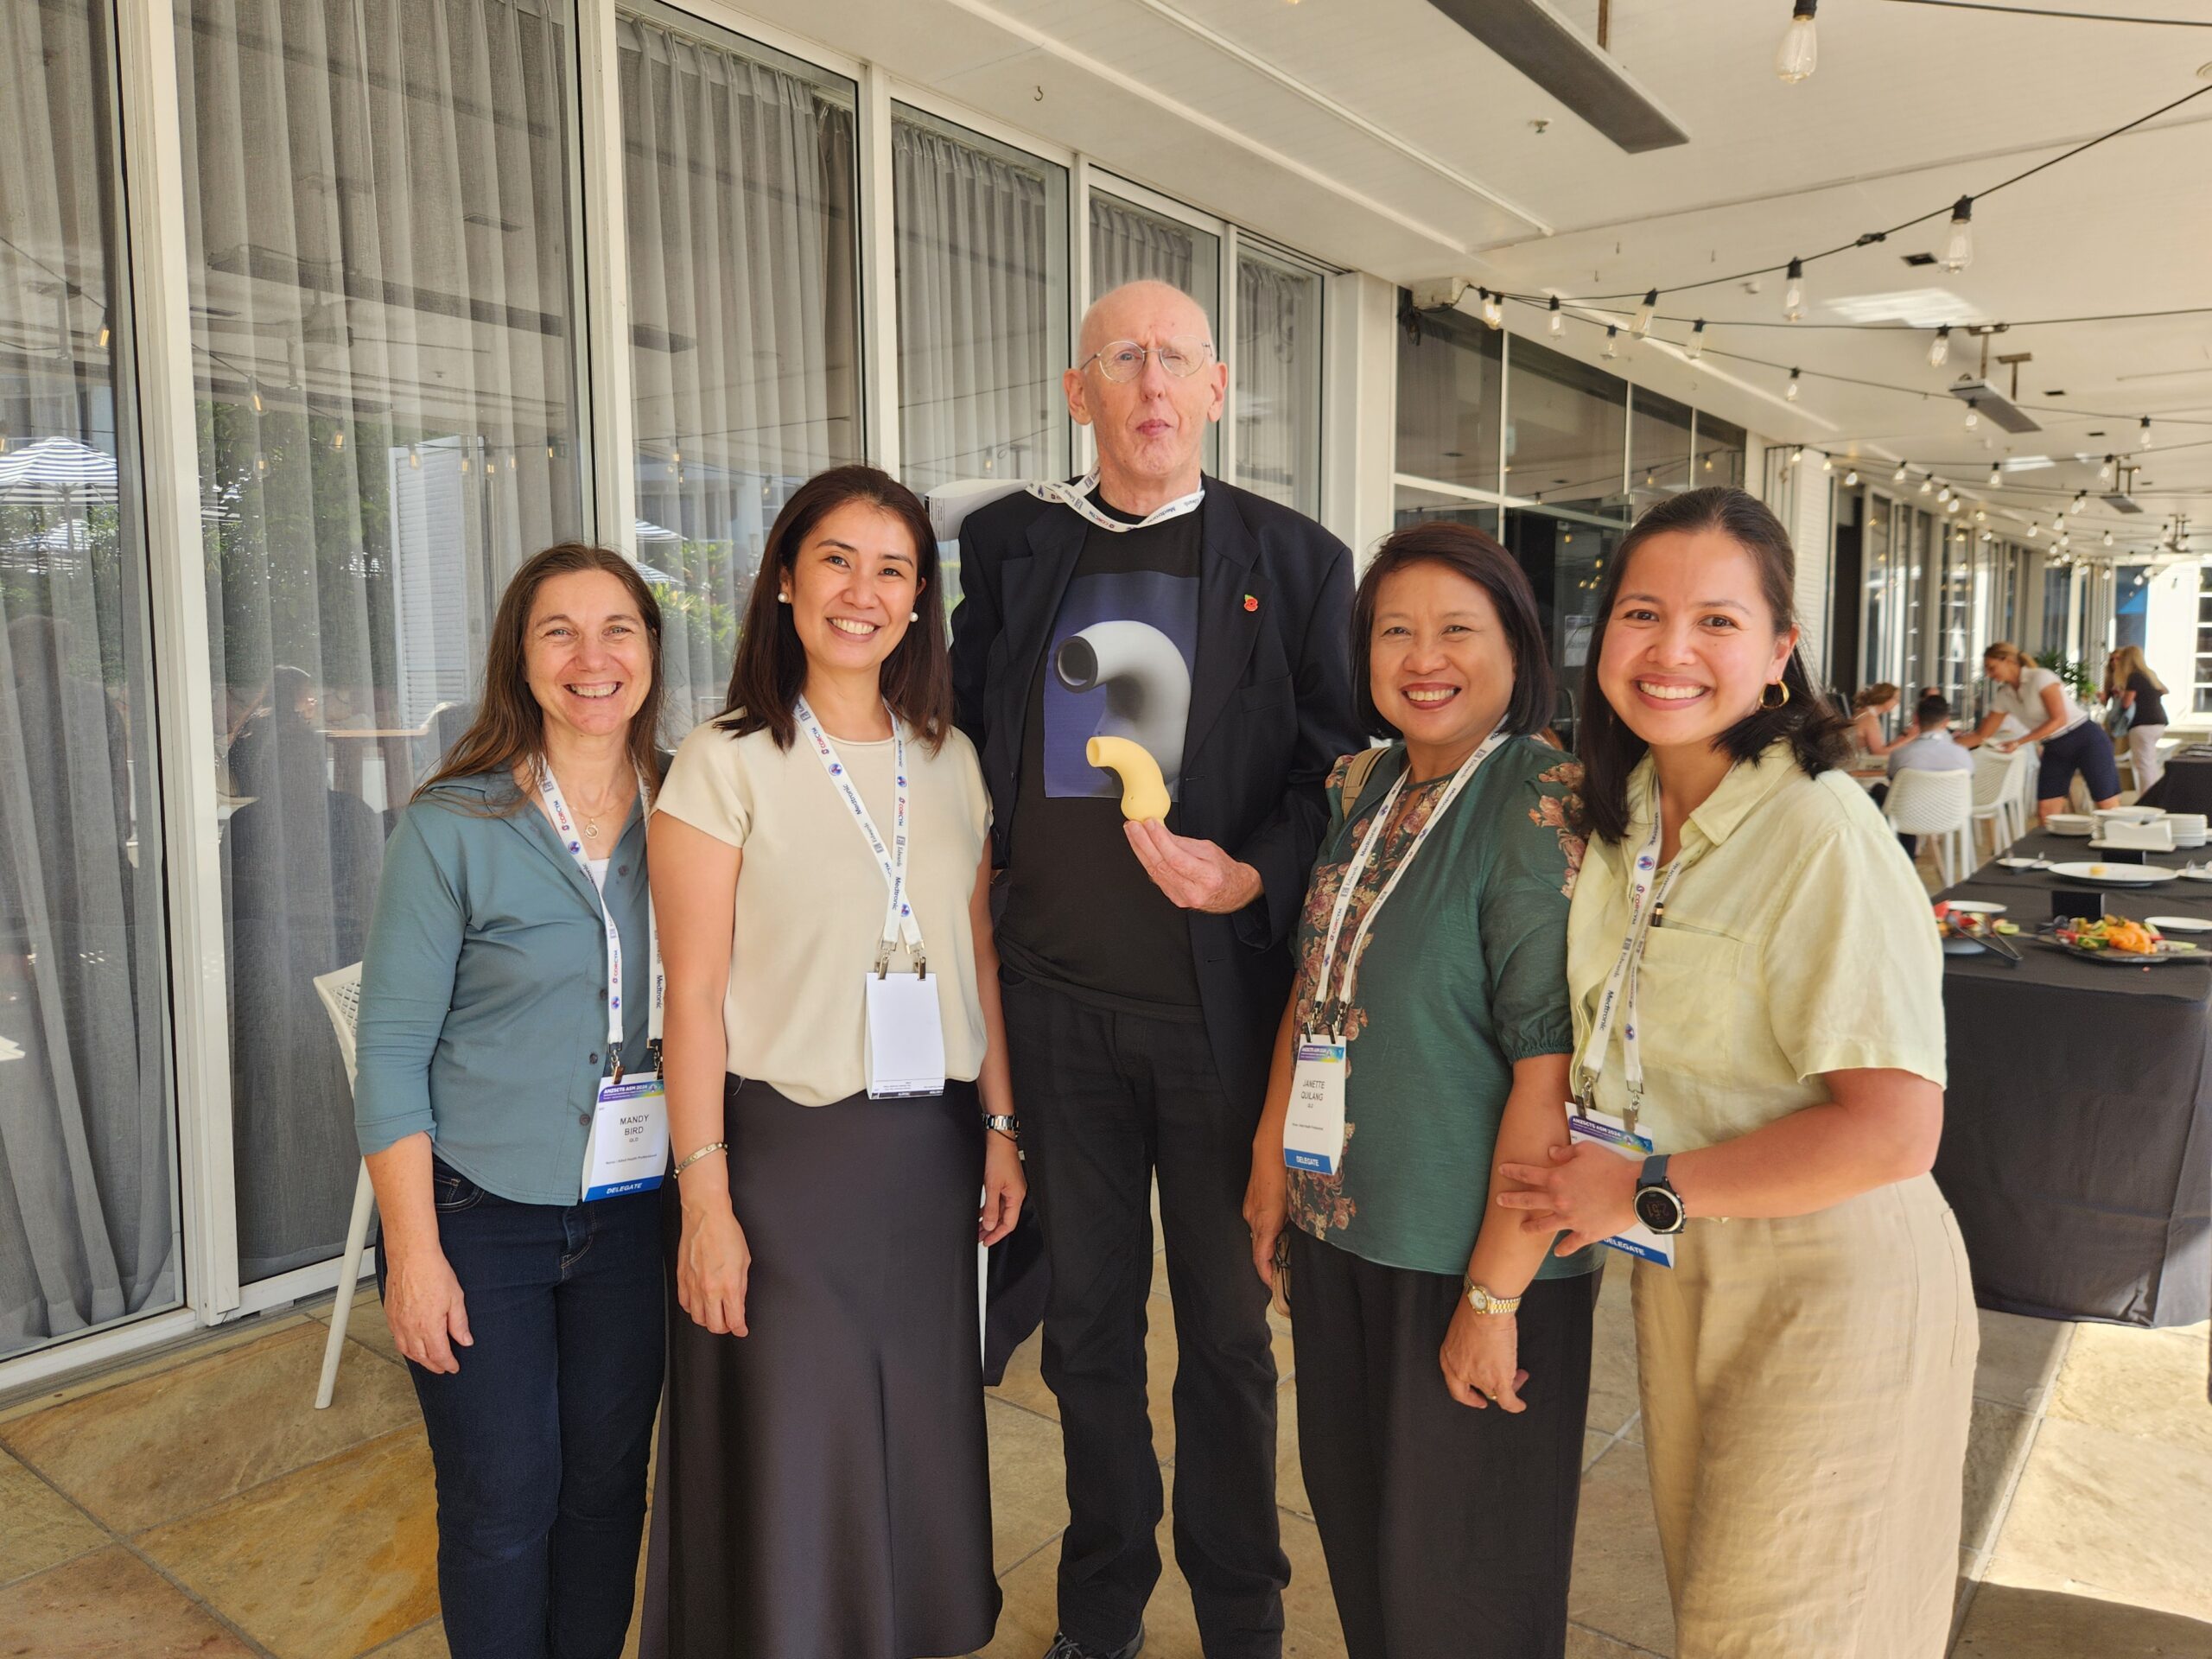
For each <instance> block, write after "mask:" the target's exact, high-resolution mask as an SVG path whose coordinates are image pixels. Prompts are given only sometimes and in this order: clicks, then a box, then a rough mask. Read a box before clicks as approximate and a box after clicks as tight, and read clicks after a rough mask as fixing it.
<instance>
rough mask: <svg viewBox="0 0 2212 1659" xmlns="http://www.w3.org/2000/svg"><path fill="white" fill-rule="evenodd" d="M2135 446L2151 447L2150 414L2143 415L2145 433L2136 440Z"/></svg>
mask: <svg viewBox="0 0 2212 1659" xmlns="http://www.w3.org/2000/svg"><path fill="white" fill-rule="evenodd" d="M2135 447H2136V448H2139V449H2148V448H2150V447H2151V417H2150V416H2148V415H2145V416H2144V417H2143V435H2142V436H2141V437H2140V438H2139V439H2138V440H2137V441H2136V445H2135Z"/></svg>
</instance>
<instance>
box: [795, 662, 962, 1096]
mask: <svg viewBox="0 0 2212 1659" xmlns="http://www.w3.org/2000/svg"><path fill="white" fill-rule="evenodd" d="M795 712H796V713H797V715H798V723H799V727H800V728H801V729H802V730H803V731H804V732H805V734H806V738H807V741H808V743H809V744H810V745H811V746H812V747H813V749H814V755H815V759H817V760H819V761H821V763H822V769H823V772H826V773H828V774H829V782H830V785H831V786H832V787H833V788H835V789H836V791H837V795H838V798H839V799H841V800H842V801H843V802H844V804H845V810H847V811H849V812H850V813H851V814H852V815H853V822H854V823H855V824H857V825H858V826H859V827H860V832H861V836H863V837H864V838H865V839H866V840H867V842H868V851H869V852H870V853H871V854H873V855H874V858H875V861H876V868H878V869H879V870H880V871H881V872H882V874H883V880H884V886H885V887H886V888H887V890H888V891H889V894H890V898H889V901H888V903H887V905H886V906H885V909H884V912H883V932H882V935H881V936H880V938H879V939H878V940H877V943H876V951H875V963H874V967H873V968H871V969H869V970H868V973H867V974H866V975H865V976H863V979H864V982H865V984H866V987H867V1007H868V1058H867V1065H868V1097H869V1098H870V1099H872V1100H897V1099H902V1098H906V1097H910V1096H918V1095H941V1094H943V1093H944V1020H943V1019H942V1017H941V1016H940V1015H939V1014H938V998H937V976H936V975H934V974H932V973H931V972H930V970H929V957H928V956H927V954H926V953H925V951H924V950H923V948H922V928H921V924H920V923H918V922H917V921H916V920H915V919H914V906H913V905H912V901H911V900H909V899H908V898H907V896H906V849H907V842H908V839H909V834H910V832H909V828H908V816H907V814H908V805H907V777H906V729H905V728H903V727H901V726H900V725H899V716H898V715H895V714H894V715H892V716H891V777H892V787H893V797H892V801H893V805H892V827H891V840H890V841H889V842H888V843H887V842H885V841H884V839H883V836H882V835H881V834H880V832H879V831H878V830H877V829H876V827H875V820H874V818H872V817H869V816H868V803H867V802H865V801H863V800H861V791H860V789H859V787H858V785H855V783H854V782H853V778H852V773H851V772H849V771H848V770H847V769H846V766H845V763H844V762H843V761H842V760H839V759H838V758H837V750H836V746H835V745H833V744H832V743H831V742H830V741H829V734H828V733H827V732H825V731H823V729H822V722H821V721H818V720H817V719H816V718H815V717H814V710H813V709H810V708H809V707H807V702H806V699H805V698H804V697H801V698H800V699H799V700H798V708H797V709H796V710H795ZM902 944H903V945H905V946H906V953H907V955H908V956H910V957H912V958H913V963H914V968H913V971H912V973H907V972H905V971H903V970H902V971H900V972H899V973H895V974H894V973H893V972H892V971H891V957H892V953H893V951H895V950H898V948H899V946H900V945H902Z"/></svg>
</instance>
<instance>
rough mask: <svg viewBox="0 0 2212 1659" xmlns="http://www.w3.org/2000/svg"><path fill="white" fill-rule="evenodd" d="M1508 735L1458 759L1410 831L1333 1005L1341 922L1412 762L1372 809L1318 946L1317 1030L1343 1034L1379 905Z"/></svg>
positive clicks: (1348, 958) (1356, 937)
mask: <svg viewBox="0 0 2212 1659" xmlns="http://www.w3.org/2000/svg"><path fill="white" fill-rule="evenodd" d="M1511 735H1512V734H1511V733H1510V732H1509V731H1507V730H1506V729H1505V728H1503V726H1501V727H1499V728H1497V730H1496V731H1494V732H1492V733H1491V734H1490V735H1489V736H1488V737H1486V738H1484V740H1483V742H1482V746H1481V747H1479V748H1478V749H1477V750H1476V751H1475V752H1474V753H1472V754H1471V755H1469V756H1468V757H1467V758H1466V759H1465V760H1462V761H1461V762H1460V763H1459V770H1458V771H1457V772H1453V773H1452V781H1451V782H1450V783H1449V784H1447V785H1445V789H1444V792H1443V793H1442V794H1441V795H1440V796H1438V797H1437V799H1436V804H1435V805H1434V806H1433V807H1432V808H1430V809H1429V814H1428V817H1427V818H1426V819H1424V820H1423V821H1422V823H1421V828H1420V829H1418V830H1416V831H1415V832H1414V839H1413V844H1412V845H1411V846H1409V847H1408V848H1407V849H1406V851H1405V855H1404V856H1403V857H1402V858H1401V859H1400V860H1399V861H1398V866H1397V868H1395V869H1394V870H1392V871H1391V872H1390V876H1389V880H1386V881H1385V882H1384V883H1383V890H1382V891H1381V892H1380V893H1376V895H1375V902H1374V903H1373V904H1371V905H1370V906H1368V907H1367V913H1366V914H1365V915H1363V916H1362V917H1361V918H1359V926H1358V927H1357V929H1356V930H1355V931H1353V933H1352V938H1351V950H1348V951H1346V952H1345V953H1344V983H1343V984H1342V985H1341V986H1340V987H1338V991H1337V995H1336V996H1335V998H1334V999H1333V1001H1332V998H1331V997H1330V995H1329V982H1330V973H1331V969H1332V968H1333V967H1334V966H1335V963H1336V960H1337V940H1338V938H1339V937H1340V936H1341V935H1342V934H1343V932H1344V918H1345V917H1346V916H1348V915H1350V914H1351V900H1352V894H1353V893H1355V892H1357V890H1358V887H1359V884H1360V881H1361V879H1362V878H1363V877H1364V876H1365V875H1366V874H1367V868H1368V865H1369V863H1370V861H1372V859H1373V858H1374V856H1375V847H1376V842H1379V841H1380V840H1381V839H1382V838H1383V826H1384V825H1385V824H1387V823H1389V821H1390V814H1391V812H1392V810H1394V809H1395V807H1396V806H1397V804H1398V798H1399V797H1400V796H1402V795H1403V794H1404V793H1405V790H1406V780H1407V779H1408V778H1410V777H1412V776H1413V761H1412V760H1411V758H1410V757H1408V760H1407V762H1406V769H1405V770H1404V771H1403V772H1400V773H1399V774H1398V777H1397V781H1396V782H1395V783H1394V784H1392V785H1390V792H1389V794H1387V795H1385V796H1384V797H1383V804H1381V805H1380V806H1378V807H1376V810H1375V817H1374V819H1373V821H1372V822H1370V823H1369V824H1368V826H1367V833H1366V834H1365V835H1364V836H1362V837H1361V838H1360V842H1359V850H1358V852H1357V853H1355V854H1354V855H1352V861H1351V863H1350V864H1348V865H1346V866H1345V867H1344V879H1343V880H1341V881H1340V882H1339V883H1338V886H1337V902H1336V907H1335V908H1334V909H1333V910H1332V911H1331V912H1329V933H1328V939H1327V942H1326V943H1325V944H1323V945H1322V947H1321V977H1320V979H1319V982H1316V984H1315V985H1314V988H1313V1023H1314V1024H1315V1025H1316V1026H1319V1027H1321V1028H1322V1029H1323V1030H1325V1031H1328V1032H1331V1033H1336V1032H1339V1031H1341V1030H1342V1028H1343V1025H1344V1011H1345V1010H1346V1009H1348V1008H1350V1007H1351V999H1352V992H1353V989H1354V988H1356V986H1357V983H1358V981H1359V953H1360V947H1361V946H1362V945H1363V944H1365V943H1366V940H1367V933H1368V930H1369V929H1370V928H1371V927H1373V926H1374V925H1375V918H1376V917H1377V916H1379V915H1381V914H1382V913H1383V906H1384V905H1385V904H1387V903H1388V902H1389V898H1390V895H1391V894H1392V893H1395V892H1396V891H1397V890H1398V883H1399V882H1400V881H1402V880H1404V879H1405V874H1406V872H1407V871H1408V870H1409V869H1411V868H1413V862H1414V856H1415V855H1417V854H1418V853H1419V852H1420V851H1421V848H1422V846H1423V845H1424V844H1426V843H1427V840H1428V832H1429V831H1430V830H1432V829H1435V828H1436V826H1437V825H1438V824H1439V823H1442V822H1443V819H1444V815H1445V814H1446V812H1448V811H1450V810H1452V802H1454V801H1456V800H1458V799H1459V792H1460V791H1462V790H1464V789H1465V788H1466V786H1467V784H1468V781H1469V780H1470V779H1472V778H1473V777H1474V775H1475V769H1476V768H1477V767H1478V766H1481V765H1482V763H1483V762H1484V761H1485V760H1489V759H1490V757H1491V754H1492V753H1494V752H1495V751H1496V750H1497V747H1498V746H1499V745H1500V744H1501V743H1503V742H1504V741H1505V740H1506V739H1507V738H1509V737H1510V736H1511ZM1357 805H1358V803H1357V801H1347V802H1346V803H1345V804H1344V810H1346V811H1347V812H1349V811H1351V809H1352V808H1354V807H1355V806H1357ZM1332 1006H1333V1007H1334V1008H1335V1011H1336V1014H1337V1019H1336V1020H1335V1022H1334V1023H1333V1024H1332V1023H1331V1022H1330V1021H1329V1020H1327V1019H1326V1018H1325V1016H1326V1014H1328V1012H1329V1010H1330V1009H1331V1007H1332Z"/></svg>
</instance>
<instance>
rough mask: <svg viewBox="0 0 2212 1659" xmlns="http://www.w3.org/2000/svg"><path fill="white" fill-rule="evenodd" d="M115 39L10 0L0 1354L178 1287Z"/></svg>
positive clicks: (62, 1)
mask: <svg viewBox="0 0 2212 1659" xmlns="http://www.w3.org/2000/svg"><path fill="white" fill-rule="evenodd" d="M114 36H115V20H114V17H113V16H112V15H111V8H110V6H109V5H108V4H107V3H106V0H46V3H42V4H38V5H31V4H14V5H8V6H4V7H0V1129H4V1134H0V1357H6V1356H8V1355H10V1354H15V1353H21V1352H23V1351H27V1350H29V1349H32V1348H36V1347H40V1346H41V1345H43V1344H47V1343H48V1342H52V1341H54V1340H56V1339H59V1338H67V1337H72V1336H75V1335H78V1334H79V1333H80V1332H85V1331H87V1330H90V1329H92V1327H94V1326H97V1325H105V1324H108V1323H111V1322H112V1321H114V1320H117V1319H125V1318H129V1317H130V1316H133V1315H137V1314H141V1313H152V1312H155V1311H156V1310H158V1309H162V1308H166V1307H170V1306H175V1304H176V1303H177V1302H178V1300H180V1291H181V1286H180V1283H179V1276H178V1266H179V1264H178V1261H177V1253H176V1247H175V1239H176V1231H177V1230H176V1223H175V1210H174V1199H173V1193H174V1186H175V1184H174V1179H173V1173H172V1171H173V1156H172V1153H173V1148H174V1147H175V1135H174V1132H173V1129H172V1127H171V1118H170V1112H169V1093H168V1084H167V1065H166V1061H165V1055H166V1052H167V1046H168V1035H167V1025H168V1021H167V1017H166V1010H167V1007H168V986H167V981H166V976H165V972H164V952H163V931H162V839H161V813H160V810H159V806H158V802H157V799H156V781H157V780H156V768H155V763H154V755H153V747H152V738H153V702H152V695H151V690H150V688H149V677H148V675H149V663H148V655H147V645H148V625H147V617H146V569H147V564H146V543H145V527H144V523H143V517H142V514H141V510H140V497H139V491H138V483H137V474H138V457H137V454H136V446H135V442H134V431H133V424H132V420H131V415H132V400H133V398H134V397H135V391H134V388H133V385H132V378H131V371H130V364H129V362H128V360H127V359H126V357H125V355H124V353H125V346H126V342H127V340H128V339H129V335H130V325H129V319H128V317H127V315H125V313H124V300H125V296H126V295H127V293H128V286H129V285H128V283H127V280H126V274H125V271H124V263H123V253H122V243H121V238H120V236H119V234H118V211H119V207H118V169H117V165H116V153H115V118H116V95H115V70H114V65H113V62H112V60H111V44H110V43H111V41H113V39H114Z"/></svg>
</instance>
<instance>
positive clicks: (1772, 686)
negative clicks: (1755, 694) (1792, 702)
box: [1759, 680, 1789, 714]
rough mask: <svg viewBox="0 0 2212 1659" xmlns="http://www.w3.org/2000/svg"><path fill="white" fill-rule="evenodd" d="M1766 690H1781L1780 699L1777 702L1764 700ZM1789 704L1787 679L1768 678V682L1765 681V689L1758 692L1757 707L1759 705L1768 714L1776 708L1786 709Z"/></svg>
mask: <svg viewBox="0 0 2212 1659" xmlns="http://www.w3.org/2000/svg"><path fill="white" fill-rule="evenodd" d="M1767 691H1779V692H1781V693H1782V697H1781V700H1780V701H1779V702H1768V701H1767V700H1766V693H1767ZM1759 707H1760V708H1762V709H1765V710H1766V711H1767V713H1769V714H1772V713H1773V712H1774V711H1775V710H1776V709H1787V708H1788V707H1789V681H1787V680H1770V681H1768V682H1767V686H1766V691H1762V692H1760V693H1759Z"/></svg>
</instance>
